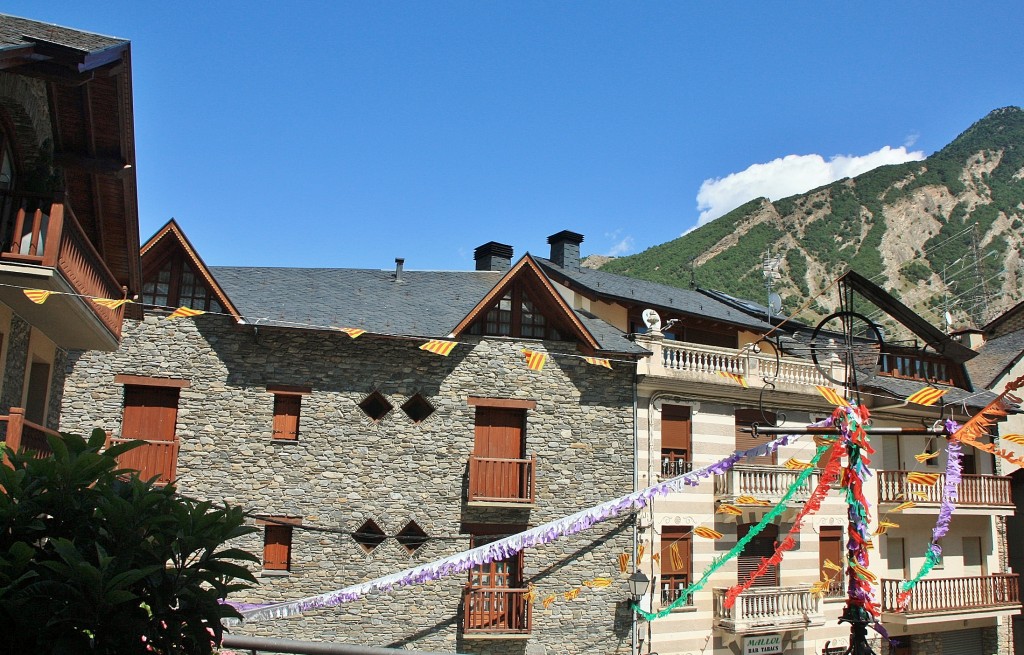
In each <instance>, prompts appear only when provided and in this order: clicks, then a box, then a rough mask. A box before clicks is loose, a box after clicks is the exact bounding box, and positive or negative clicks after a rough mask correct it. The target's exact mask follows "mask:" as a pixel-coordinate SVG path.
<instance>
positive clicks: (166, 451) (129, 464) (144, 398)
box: [112, 376, 188, 483]
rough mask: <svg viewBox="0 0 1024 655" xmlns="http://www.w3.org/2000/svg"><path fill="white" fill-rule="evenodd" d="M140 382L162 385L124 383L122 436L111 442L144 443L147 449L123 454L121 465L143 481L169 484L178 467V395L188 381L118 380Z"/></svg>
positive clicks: (120, 380) (154, 379) (125, 378)
mask: <svg viewBox="0 0 1024 655" xmlns="http://www.w3.org/2000/svg"><path fill="white" fill-rule="evenodd" d="M138 380H152V381H155V382H159V383H160V385H159V386H155V385H142V384H131V383H129V384H125V387H124V415H123V417H122V419H121V437H120V438H119V439H112V441H114V442H118V441H120V442H123V441H130V440H133V439H142V440H143V441H145V442H146V445H145V446H142V447H140V448H135V449H133V450H130V451H128V452H127V453H124V454H123V455H121V456H120V457H119V458H118V462H119V464H120V465H121V466H123V467H125V468H130V469H135V470H137V471H138V472H139V477H140V478H142V479H143V480H148V479H150V478H153V477H156V478H157V481H158V482H159V483H167V482H170V481H171V480H173V479H174V476H175V473H176V470H177V464H178V437H177V434H176V432H175V424H176V423H177V420H178V393H179V391H180V390H181V388H183V387H187V386H188V382H186V381H184V380H170V379H167V380H159V379H157V378H136V377H134V376H117V378H115V382H123V381H128V382H136V381H138Z"/></svg>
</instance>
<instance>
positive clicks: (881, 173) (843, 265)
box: [601, 107, 1024, 326]
mask: <svg viewBox="0 0 1024 655" xmlns="http://www.w3.org/2000/svg"><path fill="white" fill-rule="evenodd" d="M1022 240H1024V111H1022V110H1021V109H1019V108H1016V107H1007V108H1004V109H998V110H996V111H994V112H992V113H991V114H989V115H988V116H986V117H985V118H983V119H982V120H980V121H978V122H977V123H975V124H974V125H973V126H971V128H969V129H968V130H967V131H965V132H964V133H963V134H961V135H960V136H959V137H957V139H955V140H954V141H953V142H952V143H950V144H949V145H947V146H946V147H945V148H943V149H942V150H940V151H939V152H937V153H935V154H933V155H932V156H931V157H929V158H927V159H926V160H924V161H921V162H909V163H906V164H899V165H895V166H885V167H882V168H878V169H875V170H873V171H869V172H868V173H865V174H863V175H860V176H858V177H856V178H847V179H843V180H839V181H837V182H834V183H832V184H829V185H827V186H824V187H821V188H818V189H814V190H812V191H809V192H807V193H804V194H801V195H797V196H792V197H789V198H783V199H781V200H777V201H775V202H771V201H769V200H768V199H766V198H760V199H757V200H753V201H751V202H748V203H747V204H745V205H743V206H741V207H739V208H737V209H736V210H734V211H732V212H730V213H729V214H726V215H725V216H723V217H721V218H719V219H716V220H714V221H712V222H711V223H709V224H707V225H705V226H702V227H701V228H699V229H697V230H694V231H693V232H691V233H689V234H687V235H685V236H683V237H680V238H679V239H675V240H674V241H671V242H669V243H666V244H662V245H660V246H655V247H653V248H650V249H648V250H647V251H645V252H642V253H640V254H637V255H632V256H629V257H621V258H617V259H612V260H610V261H607V262H604V263H603V264H602V265H601V268H602V270H607V271H610V272H615V273H621V274H624V275H631V276H635V277H640V278H644V279H649V280H654V281H658V282H663V283H667V284H674V285H677V286H687V285H688V284H690V280H691V276H692V277H693V278H695V279H696V281H697V284H698V285H700V286H702V287H707V288H713V289H719V290H722V291H725V292H727V293H731V294H734V295H738V296H741V297H746V298H751V299H755V300H763V298H764V297H765V293H766V292H765V287H764V276H763V272H762V260H763V258H764V255H765V253H766V252H767V251H770V252H771V253H773V255H775V256H781V257H782V259H783V261H782V265H781V269H780V270H781V274H782V277H781V280H779V282H778V283H777V284H776V290H777V291H778V292H779V293H780V294H781V295H782V297H783V303H784V304H783V306H784V309H785V310H786V311H787V312H790V313H793V312H797V311H798V310H800V309H801V308H804V307H805V306H806V308H805V313H804V316H805V317H807V318H813V317H814V316H815V315H818V316H820V315H823V314H825V313H827V312H830V311H832V310H833V309H834V306H835V303H836V302H837V298H836V296H835V294H829V293H823V292H824V291H825V290H826V289H827V288H828V287H829V285H830V284H831V282H832V280H833V279H835V278H836V277H837V276H839V275H841V274H842V273H843V272H844V271H845V270H847V268H853V269H854V270H857V271H858V272H859V273H861V274H862V275H865V276H867V277H869V278H871V279H873V280H874V281H875V282H876V283H878V284H880V285H881V286H882V287H884V288H886V289H888V290H889V291H891V292H893V293H894V295H896V296H897V297H900V298H902V300H903V301H904V302H905V303H906V304H907V305H909V306H911V307H912V308H914V309H915V310H917V311H918V312H919V313H920V314H922V315H923V316H925V317H926V318H928V319H929V320H932V321H933V322H934V323H936V324H939V323H941V321H942V317H943V315H944V313H945V312H946V311H947V310H948V311H949V312H950V314H951V315H952V316H953V317H954V320H955V324H956V325H957V326H965V325H968V324H974V325H982V324H984V323H985V322H987V321H988V320H991V319H992V318H993V317H995V316H996V315H998V314H999V313H1000V312H1002V311H1003V310H1005V309H1007V308H1009V307H1010V306H1012V305H1013V304H1015V303H1016V302H1019V301H1020V300H1021V298H1022V296H1024V279H1022V277H1024V264H1022V259H1021V245H1022V244H1021V242H1022Z"/></svg>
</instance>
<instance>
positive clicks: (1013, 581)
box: [882, 573, 1020, 616]
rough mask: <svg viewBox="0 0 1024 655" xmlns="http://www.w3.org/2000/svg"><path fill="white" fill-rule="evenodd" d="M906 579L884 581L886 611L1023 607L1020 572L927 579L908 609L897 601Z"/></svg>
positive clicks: (960, 610) (936, 611)
mask: <svg viewBox="0 0 1024 655" xmlns="http://www.w3.org/2000/svg"><path fill="white" fill-rule="evenodd" d="M902 583H903V580H882V611H883V612H893V613H900V614H905V615H908V616H909V615H914V614H934V613H942V612H969V611H971V610H980V609H988V608H991V609H998V608H1003V607H1009V608H1018V609H1019V608H1020V590H1019V587H1018V583H1017V574H1016V573H999V574H995V575H980V576H972V577H966V578H925V579H923V580H921V581H919V582H918V583H917V586H916V587H914V592H913V594H912V595H911V596H910V602H909V603H908V604H907V608H906V609H905V610H901V609H899V607H898V606H897V603H896V598H897V596H898V595H899V593H900V585H901V584H902Z"/></svg>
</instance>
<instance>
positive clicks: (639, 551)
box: [636, 544, 647, 566]
mask: <svg viewBox="0 0 1024 655" xmlns="http://www.w3.org/2000/svg"><path fill="white" fill-rule="evenodd" d="M646 550H647V549H646V548H644V545H643V544H640V545H639V546H637V548H636V565H637V566H640V561H641V560H642V559H643V558H644V551H646Z"/></svg>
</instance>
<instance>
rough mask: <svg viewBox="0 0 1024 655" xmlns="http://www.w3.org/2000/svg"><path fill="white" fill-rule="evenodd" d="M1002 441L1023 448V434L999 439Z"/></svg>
mask: <svg viewBox="0 0 1024 655" xmlns="http://www.w3.org/2000/svg"><path fill="white" fill-rule="evenodd" d="M1001 438H1002V439H1003V440H1004V441H1009V442H1010V443H1015V444H1017V445H1018V446H1024V434H1006V435H1003V436H1002V437H1001Z"/></svg>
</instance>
